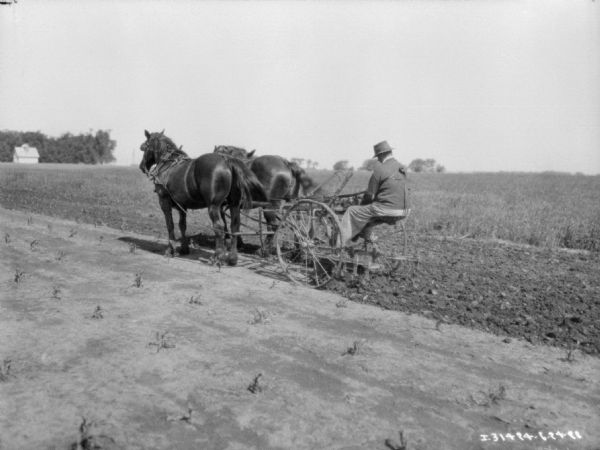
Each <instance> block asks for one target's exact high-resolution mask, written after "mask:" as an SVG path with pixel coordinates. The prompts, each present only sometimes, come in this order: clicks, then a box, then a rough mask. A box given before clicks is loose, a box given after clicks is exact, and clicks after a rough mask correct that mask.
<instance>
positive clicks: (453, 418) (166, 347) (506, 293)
mask: <svg viewBox="0 0 600 450" xmlns="http://www.w3.org/2000/svg"><path fill="white" fill-rule="evenodd" d="M0 231H1V236H0V237H1V238H2V241H1V242H0V245H1V252H2V258H1V259H0V270H1V273H2V274H3V276H2V280H0V283H1V290H0V296H1V301H0V360H1V363H2V365H1V367H0V448H2V449H23V448H55V449H63V448H77V447H78V446H79V448H106V449H109V448H122V449H137V448H139V449H172V448H176V449H269V448H282V449H291V448H294V449H305V448H306V449H308V448H311V449H312V448H323V449H329V448H333V449H335V448H338V449H341V448H345V449H346V448H352V449H354V448H355V449H379V448H380V449H386V448H402V447H401V445H400V437H399V433H400V432H402V435H403V438H404V440H405V446H404V448H406V449H411V450H413V449H504V448H506V449H517V448H527V449H597V448H599V446H600V427H598V423H600V410H599V404H600V380H599V377H598V374H599V373H600V360H599V359H598V358H597V357H596V356H595V355H592V354H590V353H594V350H593V348H594V345H595V344H593V342H596V343H597V341H594V339H597V336H596V337H595V336H593V333H595V332H596V331H594V330H597V328H595V327H597V322H596V323H594V322H593V319H594V318H593V317H590V311H591V310H594V306H593V305H594V303H591V305H592V306H591V307H590V306H589V304H590V303H589V301H590V300H597V297H595V298H594V296H595V295H597V283H598V281H597V278H595V276H594V273H593V272H592V268H590V267H596V270H597V267H598V265H597V264H598V263H597V259H594V257H593V256H590V255H589V254H586V253H565V252H563V253H558V252H550V253H548V252H546V251H545V250H531V249H527V248H525V249H523V248H518V247H515V246H511V245H506V244H502V243H495V244H490V246H489V247H485V246H484V247H482V246H481V245H480V244H479V243H469V242H466V241H464V240H463V241H460V240H457V241H450V240H445V241H440V240H439V239H438V240H435V239H433V238H432V239H431V240H428V239H424V240H423V242H424V244H423V245H419V246H418V247H417V249H418V250H417V251H418V252H419V256H420V258H419V261H420V262H419V265H418V266H416V267H414V268H412V269H411V270H412V271H414V276H412V277H409V276H408V272H407V273H406V274H405V275H402V276H400V277H399V278H397V279H395V280H389V279H385V278H381V277H373V278H372V279H371V281H369V282H366V281H364V282H363V285H361V284H360V283H357V284H355V285H354V286H353V285H352V284H351V285H350V286H351V287H348V285H347V284H343V283H340V284H338V285H337V286H336V285H332V289H337V290H339V291H342V292H343V293H344V294H345V295H346V296H350V297H352V298H353V299H354V300H359V301H364V302H369V301H371V302H372V303H375V304H376V305H379V306H380V307H377V306H374V305H372V304H370V305H367V304H360V303H358V302H355V301H347V300H346V299H345V298H344V297H343V296H340V295H338V294H337V293H334V292H327V291H316V290H311V289H307V288H303V287H296V286H294V285H291V284H289V283H288V282H287V281H285V280H284V279H282V278H281V275H280V274H279V273H278V272H277V267H276V266H274V265H271V264H270V263H268V262H266V261H264V260H260V259H258V258H254V257H252V256H249V255H246V256H243V257H242V260H241V263H240V265H239V266H238V267H235V268H229V267H222V268H219V267H216V266H211V265H209V264H208V263H207V260H208V257H209V255H210V253H209V252H208V251H206V250H204V249H201V248H194V249H193V251H192V254H191V255H190V256H189V257H185V258H173V259H168V258H165V257H163V256H162V252H163V251H164V243H162V242H156V239H155V238H154V237H151V236H147V235H140V234H135V233H133V232H123V231H119V230H115V229H111V228H107V227H101V226H98V227H95V226H93V225H87V224H81V223H76V222H71V221H67V220H61V219H56V218H49V217H46V216H41V215H36V214H30V213H24V212H18V211H9V210H0ZM453 246H457V247H459V248H460V249H461V252H458V253H456V252H452V251H451V250H452V249H453V248H454V247H453ZM482 248H483V249H482ZM488 254H492V255H494V257H497V256H498V255H500V256H501V259H499V260H496V263H494V264H491V263H490V262H489V261H490V260H491V259H489V257H488ZM557 255H559V256H557ZM520 258H525V262H520V261H521V259H520ZM552 258H554V259H557V258H560V264H559V263H556V262H554V261H553V259H552ZM533 261H536V264H533ZM565 261H566V262H567V264H566V265H565V264H564V263H565ZM590 264H596V266H590ZM447 267H452V268H453V270H445V269H444V268H447ZM477 267H480V270H475V269H476V268H477ZM517 268H518V269H517ZM527 271H530V272H531V271H532V272H533V273H527ZM532 275H533V277H532ZM561 277H562V278H561ZM475 287H477V288H475ZM544 293H545V294H544ZM375 294H382V295H375ZM544 295H546V296H554V297H552V298H555V300H556V303H557V304H558V303H559V301H558V300H560V299H563V300H564V297H565V296H569V297H568V298H569V300H573V301H572V302H564V301H563V302H562V303H563V306H561V308H563V310H562V315H563V316H564V317H563V319H565V320H564V321H562V322H558V323H557V324H556V327H557V328H556V330H555V333H556V334H555V336H556V337H552V336H548V338H549V339H555V340H557V339H560V338H559V337H558V336H559V334H560V333H564V335H565V336H567V337H568V339H575V341H579V344H578V345H577V346H575V347H574V346H572V345H570V346H569V345H566V344H565V346H564V347H561V346H557V347H553V346H549V345H545V344H543V343H542V342H541V339H539V337H540V336H544V335H546V334H547V333H548V332H547V331H546V330H547V328H546V325H543V326H542V325H540V324H545V323H550V322H549V320H550V319H544V317H546V316H548V317H550V318H551V319H552V320H555V319H556V318H557V317H559V315H558V313H555V312H553V311H547V310H548V309H549V307H548V306H547V305H548V304H547V303H541V299H542V298H544ZM579 297H581V299H580V301H581V303H577V301H578V300H577V299H578V298H579ZM528 298H531V299H533V300H535V301H532V302H531V303H525V301H524V300H523V299H528ZM536 299H537V300H536ZM586 302H587V303H586ZM565 303H568V304H567V305H566V306H565V305H564V304H565ZM523 304H532V305H539V306H536V307H535V308H534V307H531V308H530V307H527V308H524V307H523V306H522V305H523ZM426 305H427V306H426ZM484 305H492V306H484ZM544 305H546V306H544ZM586 305H587V306H586ZM596 305H597V304H596ZM390 307H393V308H394V309H400V310H403V311H405V312H403V311H398V310H388V309H385V308H390ZM568 308H572V309H568ZM586 308H587V309H586ZM595 308H596V310H597V306H595ZM427 311H429V312H427ZM406 312H419V313H420V314H419V315H417V314H412V315H411V314H407V313H406ZM424 316H425V317H424ZM427 316H429V317H427ZM510 317H513V318H514V320H513V321H512V322H511V321H509V320H508V319H507V318H510ZM517 320H519V321H518V322H517ZM546 320H548V322H546ZM561 320H562V319H561ZM453 322H458V323H464V324H466V325H471V326H473V327H474V328H481V329H482V330H478V329H473V328H468V327H463V326H461V325H459V324H455V323H453ZM563 322H564V323H563ZM552 323H554V322H552ZM536 324H537V325H536ZM485 329H487V330H489V331H497V332H498V333H500V334H499V335H494V334H491V333H486V332H484V331H483V330H485ZM569 330H571V331H569ZM567 333H568V334H567ZM519 334H522V335H523V336H524V337H526V338H527V337H528V336H530V337H531V338H529V341H531V342H529V341H528V340H524V339H515V338H512V339H511V338H507V337H506V336H507V335H514V336H519ZM561 336H562V335H561ZM534 337H535V338H534ZM568 339H567V338H565V341H564V342H565V343H567V342H570V341H569V340H568ZM587 341H591V342H592V344H588V343H587ZM596 348H597V347H596ZM582 350H584V351H582ZM386 440H388V441H387V443H386ZM389 440H394V441H396V444H393V443H392V442H391V441H389ZM93 445H97V446H99V447H93ZM394 445H395V447H394ZM73 446H74V447H73Z"/></svg>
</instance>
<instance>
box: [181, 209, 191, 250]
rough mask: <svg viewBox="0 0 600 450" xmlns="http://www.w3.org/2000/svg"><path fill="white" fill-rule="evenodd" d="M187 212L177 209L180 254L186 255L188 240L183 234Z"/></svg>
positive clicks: (188, 247)
mask: <svg viewBox="0 0 600 450" xmlns="http://www.w3.org/2000/svg"><path fill="white" fill-rule="evenodd" d="M186 219H187V213H186V212H185V210H183V209H179V231H180V232H181V254H182V255H188V254H189V253H190V241H189V239H188V237H187V236H186V235H185V230H186V228H187V220H186Z"/></svg>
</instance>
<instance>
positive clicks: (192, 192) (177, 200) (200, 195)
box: [139, 130, 267, 266]
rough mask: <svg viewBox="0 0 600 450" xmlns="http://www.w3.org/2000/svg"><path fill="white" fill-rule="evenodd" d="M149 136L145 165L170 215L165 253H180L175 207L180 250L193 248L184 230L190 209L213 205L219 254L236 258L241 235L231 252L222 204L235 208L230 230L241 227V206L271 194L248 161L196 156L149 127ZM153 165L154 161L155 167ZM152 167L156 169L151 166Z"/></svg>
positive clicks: (167, 216)
mask: <svg viewBox="0 0 600 450" xmlns="http://www.w3.org/2000/svg"><path fill="white" fill-rule="evenodd" d="M144 134H145V136H146V141H145V142H143V143H142V145H141V146H140V150H141V151H142V152H144V156H143V158H142V161H141V162H140V166H139V168H140V170H141V171H142V172H144V173H145V174H147V175H148V176H149V177H150V178H152V179H153V181H154V190H155V192H156V193H157V195H158V202H159V204H160V208H161V210H162V212H163V214H164V215H165V221H166V223H167V231H168V233H169V244H168V246H167V250H166V254H167V255H169V256H173V255H174V254H175V233H174V225H173V215H172V210H173V208H175V209H177V211H178V212H179V230H180V231H181V254H188V253H189V239H188V237H187V236H186V235H185V231H186V214H187V210H188V209H202V208H208V215H209V217H210V219H211V222H212V225H213V230H214V233H215V238H216V239H215V240H216V244H215V254H214V260H216V261H218V262H219V263H220V262H221V261H222V260H223V259H226V260H227V263H228V264H229V265H232V266H234V265H236V264H237V258H238V256H237V240H236V239H232V240H231V248H230V252H229V253H226V252H225V249H224V235H225V231H226V228H225V225H224V224H223V223H222V222H221V215H220V211H221V207H222V205H223V204H227V205H228V207H229V209H230V211H231V231H232V233H236V232H238V231H239V229H240V208H251V207H252V199H255V200H256V201H266V199H267V196H266V193H265V191H264V189H263V187H262V184H261V183H260V182H259V181H258V179H257V178H256V175H254V173H253V172H252V171H251V170H250V169H249V168H248V167H246V165H245V164H244V163H243V162H242V161H240V160H238V159H235V158H232V157H229V156H227V155H219V154H215V153H207V154H204V155H201V156H199V157H198V158H196V159H191V158H190V157H189V156H188V155H187V154H186V153H185V152H184V151H183V150H182V149H181V147H179V148H178V147H177V146H176V145H175V144H174V143H173V141H172V140H171V139H170V138H168V137H167V136H165V135H164V130H163V131H162V132H160V133H150V132H148V131H147V130H144ZM153 166H154V167H153ZM151 169H152V170H151Z"/></svg>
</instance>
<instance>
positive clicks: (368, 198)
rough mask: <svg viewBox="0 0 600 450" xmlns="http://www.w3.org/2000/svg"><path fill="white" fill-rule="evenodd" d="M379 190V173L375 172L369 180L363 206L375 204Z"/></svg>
mask: <svg viewBox="0 0 600 450" xmlns="http://www.w3.org/2000/svg"><path fill="white" fill-rule="evenodd" d="M378 190H379V171H378V170H373V174H372V175H371V178H370V179H369V185H368V186H367V190H366V191H365V195H364V197H363V200H362V202H361V204H362V205H368V204H369V203H373V200H374V199H375V196H376V195H377V191H378Z"/></svg>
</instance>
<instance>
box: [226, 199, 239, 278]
mask: <svg viewBox="0 0 600 450" xmlns="http://www.w3.org/2000/svg"><path fill="white" fill-rule="evenodd" d="M229 214H230V215H231V249H230V251H229V256H228V257H227V264H229V265H230V266H235V265H236V264H237V260H238V255H237V244H238V240H237V237H238V236H237V235H236V234H235V233H237V232H239V231H240V206H239V205H237V206H231V207H230V208H229Z"/></svg>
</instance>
